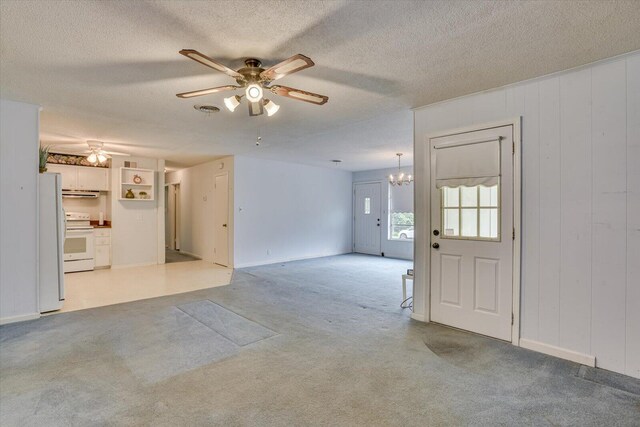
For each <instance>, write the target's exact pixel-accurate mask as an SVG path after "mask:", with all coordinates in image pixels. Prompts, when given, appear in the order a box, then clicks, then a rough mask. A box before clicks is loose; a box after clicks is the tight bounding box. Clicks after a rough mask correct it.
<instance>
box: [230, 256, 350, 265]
mask: <svg viewBox="0 0 640 427" xmlns="http://www.w3.org/2000/svg"><path fill="white" fill-rule="evenodd" d="M350 253H352V252H336V253H328V254H316V255H308V256H304V257H291V258H280V259H270V260H262V261H256V262H249V263H241V264H235V265H234V266H233V267H234V268H247V267H260V266H263V265H271V264H279V263H281V262H291V261H303V260H306V259H314V258H325V257H330V256H337V255H345V254H350Z"/></svg>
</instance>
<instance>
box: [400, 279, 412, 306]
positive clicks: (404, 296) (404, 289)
mask: <svg viewBox="0 0 640 427" xmlns="http://www.w3.org/2000/svg"><path fill="white" fill-rule="evenodd" d="M407 279H409V280H411V281H412V282H413V276H412V275H410V274H403V275H402V302H405V301H406V299H407ZM412 295H413V294H412Z"/></svg>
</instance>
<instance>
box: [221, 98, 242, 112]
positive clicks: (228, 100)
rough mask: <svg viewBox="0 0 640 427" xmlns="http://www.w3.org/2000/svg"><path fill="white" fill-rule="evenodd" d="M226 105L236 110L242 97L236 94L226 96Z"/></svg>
mask: <svg viewBox="0 0 640 427" xmlns="http://www.w3.org/2000/svg"><path fill="white" fill-rule="evenodd" d="M224 105H225V106H226V107H227V108H228V109H229V111H231V112H234V111H235V110H236V108H238V105H240V97H239V96H238V95H235V96H230V97H228V98H225V99H224Z"/></svg>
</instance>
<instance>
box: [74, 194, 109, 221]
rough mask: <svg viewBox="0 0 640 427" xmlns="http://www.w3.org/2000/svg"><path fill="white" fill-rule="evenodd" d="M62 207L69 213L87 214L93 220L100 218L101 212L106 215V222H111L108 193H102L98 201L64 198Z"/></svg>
mask: <svg viewBox="0 0 640 427" xmlns="http://www.w3.org/2000/svg"><path fill="white" fill-rule="evenodd" d="M62 206H63V207H64V210H65V211H67V212H86V213H88V214H89V215H90V216H91V219H92V220H96V221H97V220H98V219H99V218H100V212H103V213H104V219H105V220H111V203H110V202H109V197H108V195H107V194H106V193H100V196H98V198H96V199H71V198H66V197H65V198H63V199H62Z"/></svg>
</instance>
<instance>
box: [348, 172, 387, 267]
mask: <svg viewBox="0 0 640 427" xmlns="http://www.w3.org/2000/svg"><path fill="white" fill-rule="evenodd" d="M354 200H355V202H354V210H355V214H354V221H355V224H354V225H355V242H354V249H355V252H359V253H363V254H370V255H380V234H381V232H380V224H381V223H380V219H381V218H382V217H381V203H380V183H379V182H373V183H366V184H356V185H355V190H354Z"/></svg>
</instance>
